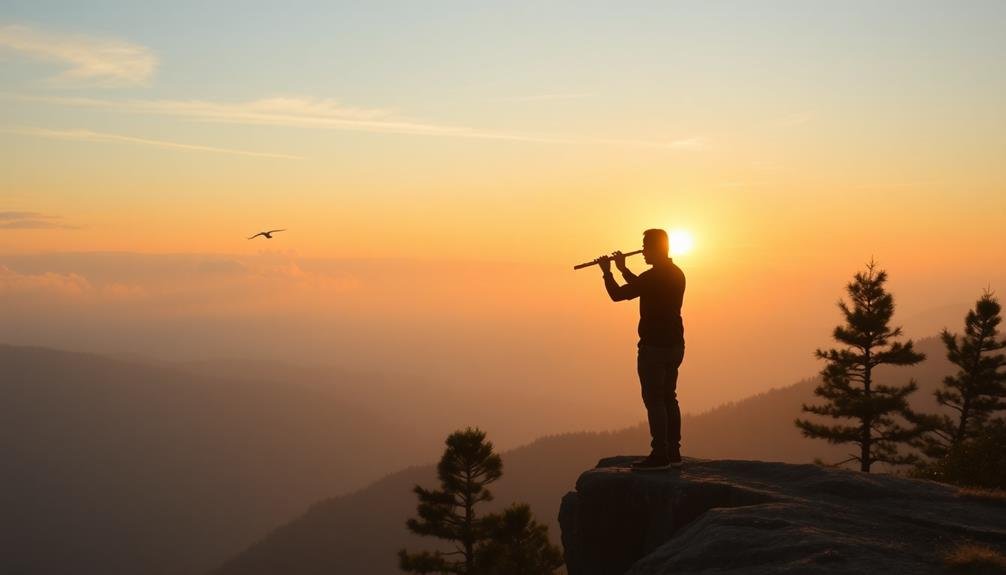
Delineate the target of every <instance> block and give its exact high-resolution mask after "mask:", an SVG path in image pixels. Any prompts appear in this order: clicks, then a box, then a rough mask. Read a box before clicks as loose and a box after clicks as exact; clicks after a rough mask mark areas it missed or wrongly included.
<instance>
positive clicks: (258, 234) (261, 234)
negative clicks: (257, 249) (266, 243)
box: [248, 232, 265, 240]
mask: <svg viewBox="0 0 1006 575" xmlns="http://www.w3.org/2000/svg"><path fill="white" fill-rule="evenodd" d="M264 235H265V233H263V232H259V233H257V234H255V235H254V236H252V237H250V238H248V239H249V240H254V239H255V238H257V237H259V236H264Z"/></svg>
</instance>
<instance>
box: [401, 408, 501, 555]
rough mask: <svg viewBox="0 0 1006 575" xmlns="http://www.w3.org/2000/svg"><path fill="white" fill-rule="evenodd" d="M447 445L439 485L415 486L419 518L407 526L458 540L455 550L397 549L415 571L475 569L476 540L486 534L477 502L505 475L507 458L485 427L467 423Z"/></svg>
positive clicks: (485, 498) (487, 496) (488, 495)
mask: <svg viewBox="0 0 1006 575" xmlns="http://www.w3.org/2000/svg"><path fill="white" fill-rule="evenodd" d="M446 444H447V449H445V450H444V454H443V456H442V457H441V458H440V463H438V464H437V477H438V479H439V480H440V490H427V489H424V488H422V487H421V486H419V485H416V486H415V488H413V491H414V492H415V494H416V495H417V496H418V497H419V505H418V507H417V508H416V511H417V513H418V514H419V518H418V519H416V518H411V519H409V520H408V521H407V522H406V526H407V527H408V528H409V530H411V531H412V532H413V533H416V534H419V535H430V536H433V537H439V538H440V539H445V540H447V541H452V542H454V544H455V549H454V550H453V551H448V552H443V551H433V552H429V551H423V552H420V553H409V552H408V551H406V550H405V549H402V550H400V551H399V552H398V559H399V567H400V568H401V569H402V570H403V571H409V572H413V573H434V572H440V573H462V574H468V575H471V574H473V573H475V570H474V564H475V550H476V546H477V545H478V544H479V543H480V542H482V541H483V540H484V539H485V538H486V533H485V528H484V527H483V525H482V522H481V521H480V520H479V518H478V517H477V516H476V514H475V506H476V505H477V504H479V503H482V502H484V501H491V500H492V498H493V496H492V493H491V492H490V491H489V490H488V489H487V488H486V486H487V485H489V484H490V483H492V482H494V481H496V480H497V479H499V478H500V476H501V475H503V460H502V459H500V456H499V455H497V454H495V453H493V444H492V442H490V441H486V434H485V432H483V431H481V430H479V429H477V428H476V429H473V428H470V427H469V428H467V429H465V430H464V431H456V432H454V433H452V434H451V435H450V436H448V437H447V441H446Z"/></svg>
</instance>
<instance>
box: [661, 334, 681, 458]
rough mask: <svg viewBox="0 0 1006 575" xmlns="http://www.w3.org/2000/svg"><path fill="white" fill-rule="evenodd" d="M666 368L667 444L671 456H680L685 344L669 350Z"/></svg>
mask: <svg viewBox="0 0 1006 575" xmlns="http://www.w3.org/2000/svg"><path fill="white" fill-rule="evenodd" d="M668 353H669V357H667V359H666V361H667V364H666V369H665V370H664V393H663V397H664V409H665V411H666V413H667V445H668V450H669V451H668V453H669V454H670V456H671V458H672V459H674V458H675V456H680V449H681V408H680V407H679V406H678V368H679V367H680V366H681V362H682V360H683V359H684V357H685V348H684V346H681V347H675V348H673V349H671V350H669V351H668Z"/></svg>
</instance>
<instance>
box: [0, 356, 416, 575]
mask: <svg viewBox="0 0 1006 575" xmlns="http://www.w3.org/2000/svg"><path fill="white" fill-rule="evenodd" d="M0 366H2V367H0V369H2V371H0V394H2V398H3V399H2V400H0V460H2V461H3V468H4V472H3V482H2V487H0V502H2V506H0V508H2V509H3V510H4V513H3V514H2V517H0V522H2V524H3V528H2V535H3V537H2V538H3V540H4V546H3V547H2V549H0V567H2V568H0V571H3V572H4V573H31V574H33V575H35V574H45V573H54V574H55V573H59V574H65V573H102V574H107V575H111V574H118V573H121V574H123V575H134V574H136V573H144V574H150V575H158V574H164V575H179V574H181V575H186V574H191V573H198V572H202V571H205V570H206V569H208V568H210V567H212V566H213V565H214V564H217V563H219V562H220V561H221V560H223V559H224V558H225V557H227V556H228V555H230V554H232V553H235V552H237V551H238V550H240V549H241V548H242V547H244V546H246V545H248V544H249V542H251V541H254V540H255V539H257V538H260V537H262V536H264V535H265V534H266V533H267V532H268V530H269V528H271V527H272V526H274V525H276V524H277V523H281V522H283V521H286V520H289V519H290V518H292V517H295V516H296V515H297V514H298V513H300V512H301V511H302V510H303V509H304V508H305V507H306V506H307V505H308V504H310V503H311V502H312V501H316V500H318V499H320V498H322V497H326V496H329V495H330V494H331V493H333V491H335V492H339V491H344V490H347V489H352V488H354V487H356V486H358V485H362V484H364V483H365V482H366V481H371V480H372V479H373V477H374V476H376V475H378V474H380V473H382V472H384V471H385V470H386V469H387V466H388V461H395V460H399V461H401V460H409V458H410V457H414V456H415V454H416V453H424V451H423V450H424V449H430V448H427V447H426V446H427V444H429V443H431V442H432V440H431V439H429V438H427V439H425V440H424V439H423V438H422V436H421V435H420V434H416V433H415V432H414V431H412V430H409V429H408V428H407V427H405V426H403V425H401V424H400V423H398V422H396V421H394V420H393V419H388V418H386V417H384V416H382V414H380V413H377V412H374V411H372V410H368V409H366V408H365V407H364V406H362V405H359V404H349V403H347V402H346V401H344V399H343V398H340V397H339V393H338V389H337V387H336V386H327V388H326V386H319V385H289V384H283V383H277V382H275V381H267V380H250V381H238V380H234V379H225V378H222V377H215V376H213V375H197V374H194V373H192V371H189V370H186V369H182V368H179V367H177V366H166V365H147V364H144V363H139V362H135V361H121V360H115V359H110V358H106V357H102V356H95V355H90V354H83V353H73V352H64V351H56V350H51V349H45V348H37V347H20V346H9V345H0ZM364 383H365V382H364ZM364 436H366V437H368V438H369V440H370V441H372V442H373V445H380V446H381V449H380V450H379V451H378V452H375V450H374V449H373V448H372V447H371V444H370V443H366V444H365V443H362V442H361V440H360V439H361V437H364Z"/></svg>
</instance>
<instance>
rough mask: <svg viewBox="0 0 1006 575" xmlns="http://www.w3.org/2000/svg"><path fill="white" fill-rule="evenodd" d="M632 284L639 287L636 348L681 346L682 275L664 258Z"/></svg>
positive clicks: (682, 337) (683, 286)
mask: <svg viewBox="0 0 1006 575" xmlns="http://www.w3.org/2000/svg"><path fill="white" fill-rule="evenodd" d="M636 283H638V284H639V286H638V293H639V345H641V346H642V345H655V346H660V347H670V346H676V345H683V344H684V342H685V330H684V325H683V323H682V321H681V304H682V301H683V300H684V296H685V274H684V272H682V271H681V268H679V267H678V266H677V265H675V264H674V262H673V261H671V260H670V259H668V260H667V261H666V262H660V263H658V264H657V265H655V266H653V267H652V268H650V269H648V270H646V271H645V272H643V273H641V274H639V276H638V277H637V278H636V279H635V280H633V281H632V282H631V283H630V285H632V284H636ZM633 287H636V286H633Z"/></svg>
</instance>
